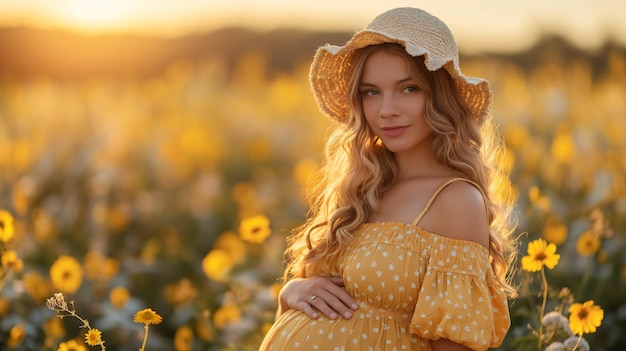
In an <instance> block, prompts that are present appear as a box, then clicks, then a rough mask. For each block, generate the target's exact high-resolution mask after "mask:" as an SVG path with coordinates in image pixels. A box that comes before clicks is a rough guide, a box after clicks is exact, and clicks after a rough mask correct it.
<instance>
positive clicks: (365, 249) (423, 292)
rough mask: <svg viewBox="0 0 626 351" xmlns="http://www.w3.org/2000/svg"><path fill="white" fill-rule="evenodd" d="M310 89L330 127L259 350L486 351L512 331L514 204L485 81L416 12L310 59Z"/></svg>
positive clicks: (384, 20) (379, 20) (377, 24)
mask: <svg viewBox="0 0 626 351" xmlns="http://www.w3.org/2000/svg"><path fill="white" fill-rule="evenodd" d="M310 79H311V84H312V88H313V92H314V94H315V97H316V99H317V102H318V104H319V106H320V109H321V111H322V112H323V113H324V114H326V115H328V116H329V117H330V118H331V119H333V120H335V121H337V122H338V123H337V128H336V130H335V131H334V133H333V134H332V135H331V136H330V137H329V139H328V140H327V146H326V151H325V160H324V164H323V168H322V177H321V178H322V180H321V182H320V183H319V184H317V185H316V187H315V188H313V189H312V190H311V192H310V200H311V214H310V216H309V218H308V220H307V222H306V223H305V224H304V225H303V226H302V227H300V228H298V229H297V230H295V231H294V235H293V236H292V237H291V238H290V241H289V246H288V249H287V252H286V255H287V258H288V259H289V264H288V266H287V269H286V271H285V280H286V281H287V283H286V284H285V286H284V287H283V289H282V291H281V294H280V297H279V307H278V312H277V320H276V323H275V324H274V325H273V327H272V329H271V330H270V331H269V332H268V334H267V335H266V337H265V339H264V341H263V343H262V345H261V350H298V349H301V350H448V351H451V350H486V349H487V348H488V347H496V346H498V345H500V344H501V343H502V341H503V338H504V336H505V335H506V333H507V331H508V328H509V325H510V320H509V314H508V306H507V295H508V296H513V295H514V294H515V290H514V289H513V287H512V286H511V285H509V283H508V282H507V279H506V278H507V270H508V267H509V265H510V258H511V257H513V254H514V245H513V244H514V243H513V240H512V239H511V237H510V234H511V232H512V225H511V224H510V223H509V222H510V221H509V213H510V209H511V200H510V199H511V197H510V196H509V192H508V191H507V190H508V189H509V188H510V185H509V183H508V179H507V177H506V175H505V174H504V173H503V172H502V170H501V169H500V168H498V164H497V162H495V161H497V158H498V157H499V156H501V154H500V152H501V144H500V143H499V142H498V139H497V138H496V135H495V133H494V132H495V130H494V128H492V126H493V125H492V122H491V120H490V117H489V112H490V108H491V103H492V97H491V91H490V89H489V85H488V83H487V82H486V81H484V80H482V79H479V78H469V77H465V76H464V75H462V74H461V72H460V69H459V63H458V51H457V47H456V43H455V42H454V38H453V36H452V34H451V32H450V30H449V29H448V28H447V26H446V25H445V24H444V23H443V22H441V21H440V20H439V19H438V18H436V17H434V16H432V15H430V14H428V13H426V12H424V11H422V10H419V9H414V8H398V9H393V10H390V11H388V12H385V13H383V14H382V15H380V16H378V17H376V18H375V19H374V20H373V21H372V22H371V23H370V24H369V25H368V26H367V27H366V28H365V29H364V30H363V31H360V32H357V33H356V34H355V35H354V36H353V38H352V39H351V40H350V41H348V43H346V45H344V46H343V47H337V46H331V45H327V46H325V47H322V48H320V49H319V50H318V51H317V53H316V56H315V58H314V61H313V64H312V66H311V75H310Z"/></svg>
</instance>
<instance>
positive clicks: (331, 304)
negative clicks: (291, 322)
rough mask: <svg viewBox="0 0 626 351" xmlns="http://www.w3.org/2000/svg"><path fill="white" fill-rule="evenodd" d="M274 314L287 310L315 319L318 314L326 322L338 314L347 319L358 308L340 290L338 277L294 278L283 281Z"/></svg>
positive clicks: (340, 285) (352, 300) (341, 285)
mask: <svg viewBox="0 0 626 351" xmlns="http://www.w3.org/2000/svg"><path fill="white" fill-rule="evenodd" d="M278 301H279V309H278V315H281V314H282V312H284V311H286V310H288V309H295V310H299V311H302V312H304V313H306V314H307V315H308V316H309V317H311V318H317V317H318V316H319V312H321V313H323V314H324V315H325V316H326V317H328V318H330V319H337V318H338V317H339V315H341V316H342V317H343V318H346V319H349V318H350V317H352V311H354V310H356V309H357V308H358V305H357V304H356V301H355V300H354V299H353V298H352V296H350V294H348V292H347V291H346V289H345V288H344V284H343V278H341V277H310V278H295V279H292V280H290V281H289V282H287V284H285V286H284V287H283V288H282V290H281V291H280V294H279V296H278Z"/></svg>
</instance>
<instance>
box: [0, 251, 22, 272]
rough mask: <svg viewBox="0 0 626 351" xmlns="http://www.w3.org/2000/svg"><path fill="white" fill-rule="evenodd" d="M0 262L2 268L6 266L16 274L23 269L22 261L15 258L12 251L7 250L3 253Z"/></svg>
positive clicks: (15, 254) (15, 255) (14, 253)
mask: <svg viewBox="0 0 626 351" xmlns="http://www.w3.org/2000/svg"><path fill="white" fill-rule="evenodd" d="M0 262H2V266H7V267H9V268H11V269H13V271H14V272H17V273H19V272H21V271H22V269H24V261H22V260H21V259H20V258H19V257H17V253H16V252H15V251H13V250H7V251H5V252H3V253H2V258H0Z"/></svg>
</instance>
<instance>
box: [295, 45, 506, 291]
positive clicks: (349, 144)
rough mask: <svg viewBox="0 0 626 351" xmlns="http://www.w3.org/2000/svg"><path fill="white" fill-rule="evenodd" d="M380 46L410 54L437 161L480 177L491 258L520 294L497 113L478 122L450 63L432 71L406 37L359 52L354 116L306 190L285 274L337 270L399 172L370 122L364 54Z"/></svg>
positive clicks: (331, 142)
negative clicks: (303, 217)
mask: <svg viewBox="0 0 626 351" xmlns="http://www.w3.org/2000/svg"><path fill="white" fill-rule="evenodd" d="M380 50H385V51H388V52H391V53H396V54H398V55H401V56H402V57H404V58H405V59H406V60H407V62H409V69H410V72H411V75H412V76H413V77H414V78H415V79H416V80H417V81H418V85H419V88H420V89H422V90H423V91H424V92H425V93H426V95H427V104H426V113H425V114H426V121H427V123H428V124H429V125H430V127H431V128H432V129H433V131H434V134H435V138H434V141H433V150H434V156H435V158H436V159H437V161H438V162H440V163H441V164H443V165H445V166H447V167H448V168H450V169H451V170H453V171H454V172H456V173H458V174H459V175H460V176H462V177H464V178H467V179H469V180H471V181H473V182H475V183H476V184H478V186H479V187H480V190H481V191H482V193H483V194H484V197H485V203H486V207H487V212H488V216H489V223H490V234H489V235H490V240H489V253H490V258H491V265H492V267H493V270H494V272H495V274H496V276H497V278H498V283H499V285H500V286H499V287H500V288H501V289H502V290H503V291H505V292H506V293H507V294H509V296H515V295H516V291H515V289H514V288H513V287H512V286H511V285H510V283H509V277H510V274H508V270H509V267H510V265H511V264H512V262H513V260H514V257H515V239H514V238H513V237H512V232H513V229H514V223H513V222H512V221H511V210H512V208H513V196H512V192H511V185H510V183H509V180H508V175H507V174H506V173H505V172H504V170H503V169H502V168H501V167H500V164H501V162H498V161H499V160H500V157H501V156H502V152H503V150H504V145H503V143H502V140H501V139H500V138H499V136H498V134H497V130H496V128H495V126H494V124H493V122H492V120H491V119H490V118H487V119H486V120H485V121H484V122H483V123H482V125H479V123H478V122H477V121H476V120H475V119H473V118H472V117H471V112H470V110H469V108H468V107H467V105H466V104H465V102H464V101H463V99H462V98H461V96H460V95H459V94H458V92H457V90H456V88H455V86H454V82H453V80H452V78H451V77H450V75H449V74H448V73H447V72H446V71H445V70H444V69H439V70H436V71H433V72H431V71H428V70H427V69H426V67H425V65H424V57H422V56H418V57H412V56H410V55H409V54H407V53H406V51H405V49H404V47H402V46H401V45H399V44H378V45H371V46H368V47H365V48H362V49H360V50H357V51H355V52H354V54H353V56H352V61H351V62H352V71H351V76H350V92H349V94H350V96H349V99H350V106H351V115H350V119H349V120H348V121H347V122H346V123H337V126H336V127H337V128H336V129H335V130H334V131H333V132H332V134H331V135H330V136H329V137H328V139H327V142H326V148H325V150H324V159H323V163H322V167H321V169H320V173H321V174H320V178H321V181H320V182H319V183H318V184H316V185H314V186H313V187H312V188H311V189H310V190H309V192H308V193H307V195H308V199H309V202H310V213H309V217H308V219H307V221H306V222H305V223H304V224H303V225H302V226H300V227H299V228H296V229H295V230H294V231H293V235H292V236H291V237H290V238H289V241H288V248H287V250H286V252H285V255H286V259H287V262H288V263H287V267H286V270H285V275H284V279H285V280H287V279H289V278H291V277H307V276H313V275H338V274H339V269H340V262H341V259H342V256H343V254H344V252H345V250H346V248H347V247H348V246H349V245H350V243H351V240H352V237H353V233H355V232H356V230H357V229H358V228H359V226H361V225H362V224H363V223H364V222H365V221H366V220H367V219H368V217H369V215H370V213H372V211H375V210H376V209H377V206H378V200H379V196H380V194H381V193H382V192H383V191H385V190H386V188H387V187H388V186H389V185H390V184H391V182H392V181H393V179H394V177H395V175H396V171H397V169H396V163H395V159H394V155H393V153H391V152H390V151H388V150H387V149H386V148H385V147H384V146H383V145H382V144H381V143H380V141H379V140H378V138H377V137H376V136H375V135H374V133H372V131H371V130H370V128H369V127H368V125H367V122H366V121H365V118H364V117H363V111H362V108H361V97H360V94H359V91H358V85H359V82H360V79H361V75H362V72H363V66H364V65H365V60H366V59H367V58H368V57H369V56H370V55H371V54H372V53H373V52H376V51H380Z"/></svg>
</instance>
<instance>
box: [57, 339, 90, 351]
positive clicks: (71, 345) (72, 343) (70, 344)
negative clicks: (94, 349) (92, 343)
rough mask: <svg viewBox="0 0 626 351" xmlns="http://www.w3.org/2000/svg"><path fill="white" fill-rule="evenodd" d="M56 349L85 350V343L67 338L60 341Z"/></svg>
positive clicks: (66, 350) (60, 350) (63, 350)
mask: <svg viewBox="0 0 626 351" xmlns="http://www.w3.org/2000/svg"><path fill="white" fill-rule="evenodd" d="M57 351H87V348H86V347H85V345H83V344H79V343H78V341H76V340H69V341H67V342H62V343H61V344H60V345H59V348H58V349H57Z"/></svg>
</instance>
